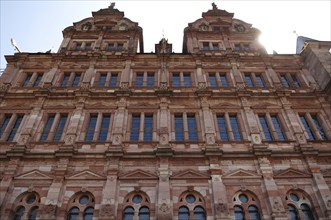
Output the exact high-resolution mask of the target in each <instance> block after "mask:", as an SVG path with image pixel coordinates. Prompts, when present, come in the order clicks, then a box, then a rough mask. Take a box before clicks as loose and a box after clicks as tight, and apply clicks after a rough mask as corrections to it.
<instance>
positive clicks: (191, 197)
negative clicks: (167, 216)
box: [185, 195, 195, 203]
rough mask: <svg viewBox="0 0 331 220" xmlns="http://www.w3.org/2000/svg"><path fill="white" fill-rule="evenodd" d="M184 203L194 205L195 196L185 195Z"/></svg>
mask: <svg viewBox="0 0 331 220" xmlns="http://www.w3.org/2000/svg"><path fill="white" fill-rule="evenodd" d="M185 200H186V202H188V203H194V202H195V196H193V195H187V196H186V198H185Z"/></svg>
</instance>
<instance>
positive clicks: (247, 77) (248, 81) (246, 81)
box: [245, 73, 254, 87]
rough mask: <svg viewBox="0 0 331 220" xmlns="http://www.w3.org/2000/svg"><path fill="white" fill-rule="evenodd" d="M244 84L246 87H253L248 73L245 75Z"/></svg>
mask: <svg viewBox="0 0 331 220" xmlns="http://www.w3.org/2000/svg"><path fill="white" fill-rule="evenodd" d="M245 83H246V85H247V86H248V87H253V86H254V85H253V80H252V77H251V74H248V73H246V74H245Z"/></svg>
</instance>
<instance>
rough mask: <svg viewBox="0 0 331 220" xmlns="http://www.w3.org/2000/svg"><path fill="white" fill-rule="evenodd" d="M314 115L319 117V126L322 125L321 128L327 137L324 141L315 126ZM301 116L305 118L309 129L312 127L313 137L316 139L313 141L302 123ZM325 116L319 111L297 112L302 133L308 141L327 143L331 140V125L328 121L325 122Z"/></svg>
mask: <svg viewBox="0 0 331 220" xmlns="http://www.w3.org/2000/svg"><path fill="white" fill-rule="evenodd" d="M312 115H314V116H316V117H317V120H318V122H319V124H320V125H321V128H322V130H323V132H324V134H325V136H326V138H325V139H322V136H321V134H320V132H319V130H318V128H317V126H316V124H315V122H314V121H313V119H312ZM301 116H303V117H304V118H305V119H306V121H307V123H308V125H309V127H310V130H311V132H312V135H313V137H314V139H311V138H310V137H309V134H308V133H307V130H306V127H305V126H304V124H303V122H302V121H301V118H300V117H301ZM325 118H327V117H325V116H323V114H322V113H321V112H320V111H319V110H315V111H313V110H310V111H309V110H308V111H307V110H306V111H297V119H298V121H299V124H300V126H301V129H302V131H303V132H304V135H305V137H306V139H307V141H327V140H331V131H330V130H331V129H330V125H328V124H327V122H326V120H325Z"/></svg>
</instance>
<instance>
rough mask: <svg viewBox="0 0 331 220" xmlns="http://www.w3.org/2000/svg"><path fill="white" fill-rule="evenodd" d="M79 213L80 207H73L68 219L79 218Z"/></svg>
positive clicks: (74, 219)
mask: <svg viewBox="0 0 331 220" xmlns="http://www.w3.org/2000/svg"><path fill="white" fill-rule="evenodd" d="M78 215H79V209H78V208H77V207H74V208H71V209H70V210H69V214H68V217H67V220H77V219H78Z"/></svg>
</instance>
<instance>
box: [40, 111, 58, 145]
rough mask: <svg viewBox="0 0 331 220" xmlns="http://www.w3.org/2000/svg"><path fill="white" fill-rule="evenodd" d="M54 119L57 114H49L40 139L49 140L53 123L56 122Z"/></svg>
mask: <svg viewBox="0 0 331 220" xmlns="http://www.w3.org/2000/svg"><path fill="white" fill-rule="evenodd" d="M54 119H55V115H52V116H49V117H48V118H47V122H46V124H45V126H44V130H43V132H42V134H41V137H40V141H46V140H47V137H48V135H49V133H50V131H51V127H52V124H53V122H54Z"/></svg>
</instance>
